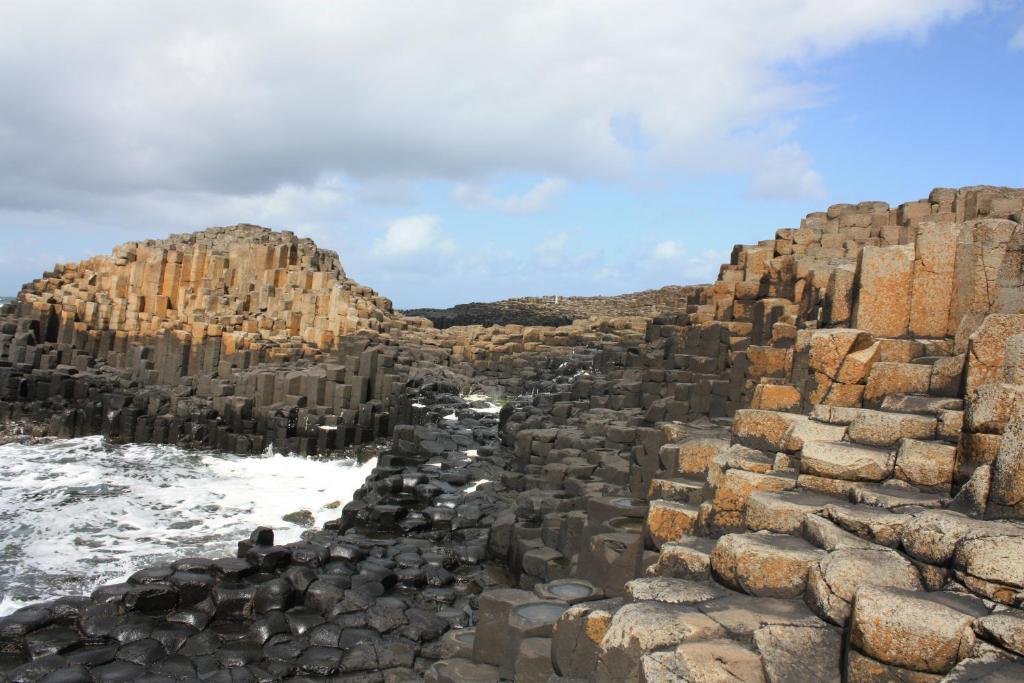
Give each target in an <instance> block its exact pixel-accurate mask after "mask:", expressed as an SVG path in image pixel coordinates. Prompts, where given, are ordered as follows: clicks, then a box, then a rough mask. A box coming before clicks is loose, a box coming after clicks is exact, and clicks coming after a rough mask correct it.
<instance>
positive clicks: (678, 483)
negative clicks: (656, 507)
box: [647, 477, 705, 505]
mask: <svg viewBox="0 0 1024 683" xmlns="http://www.w3.org/2000/svg"><path fill="white" fill-rule="evenodd" d="M704 485H705V482H704V480H703V479H698V478H696V477H672V478H659V479H652V480H651V485H650V487H649V488H648V490H647V499H648V500H670V501H673V502H676V503H689V504H690V505H700V504H701V503H703V502H704Z"/></svg>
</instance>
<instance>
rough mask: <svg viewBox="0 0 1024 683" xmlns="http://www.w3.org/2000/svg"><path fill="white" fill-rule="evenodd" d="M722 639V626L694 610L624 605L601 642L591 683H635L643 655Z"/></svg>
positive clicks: (663, 606)
mask: <svg viewBox="0 0 1024 683" xmlns="http://www.w3.org/2000/svg"><path fill="white" fill-rule="evenodd" d="M722 635H723V631H722V627H721V626H719V625H718V624H716V623H715V622H714V621H712V620H711V619H709V618H708V617H706V616H705V615H703V614H701V613H700V612H699V611H697V610H696V609H694V608H693V607H688V606H683V605H666V604H663V603H660V602H636V603H633V604H630V605H626V606H624V607H622V608H621V609H620V610H618V611H617V612H616V613H615V616H613V617H612V623H611V625H610V627H609V628H608V632H607V633H605V636H604V638H603V639H602V641H601V651H600V654H599V656H598V662H597V669H596V671H595V678H594V680H596V681H609V682H611V681H628V680H636V679H637V678H638V677H639V675H640V668H641V659H642V658H643V656H644V655H646V654H649V653H651V652H654V651H656V650H663V649H665V648H669V647H674V646H677V645H679V644H680V643H684V642H692V641H698V640H710V639H714V638H718V637H720V636H722Z"/></svg>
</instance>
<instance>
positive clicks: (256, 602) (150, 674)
mask: <svg viewBox="0 0 1024 683" xmlns="http://www.w3.org/2000/svg"><path fill="white" fill-rule="evenodd" d="M416 400H418V401H423V402H424V405H426V404H427V403H428V402H429V404H430V406H431V407H430V409H429V410H427V413H428V418H427V419H428V420H429V421H430V424H428V425H424V426H418V427H412V426H409V427H402V428H399V429H398V430H396V433H395V438H394V440H393V442H392V447H391V448H390V449H389V450H386V451H384V452H383V453H382V454H381V455H380V456H379V459H378V465H377V467H376V469H375V470H374V472H373V473H372V474H371V476H370V477H369V478H368V479H367V481H366V483H365V484H364V486H363V487H362V488H361V489H360V490H359V491H358V492H357V494H356V495H355V498H354V500H353V501H352V502H350V503H349V504H347V505H346V506H345V507H344V508H343V509H342V510H341V516H340V518H339V519H338V520H336V521H335V522H333V523H329V524H327V525H326V526H325V528H324V529H321V530H311V531H308V532H306V533H304V534H303V538H302V540H301V541H298V542H295V543H289V544H285V545H275V543H274V534H273V532H272V531H271V530H270V529H268V528H259V529H256V530H254V531H253V533H252V535H251V537H250V538H249V539H246V540H243V541H241V542H240V543H239V544H238V554H237V556H236V557H226V558H183V559H181V560H178V561H176V562H174V563H173V564H171V565H168V566H160V567H151V568H147V569H144V570H141V571H139V572H137V573H136V574H134V575H133V576H132V577H131V578H130V579H129V580H128V582H127V583H124V584H117V585H109V586H103V587H101V588H98V589H97V590H95V591H94V592H93V594H92V595H91V596H90V597H83V598H64V599H60V600H56V601H54V602H51V603H44V604H40V605H37V606H33V607H31V608H26V609H22V610H19V611H17V612H15V613H14V614H12V615H10V616H8V617H5V618H2V619H0V667H2V671H3V674H2V675H3V676H4V677H5V678H4V679H5V680H11V681H32V680H53V681H56V680H67V681H73V680H104V681H106V680H139V679H144V678H151V679H152V680H265V681H269V680H282V679H284V678H289V679H291V678H296V679H302V678H308V679H310V680H322V679H323V678H325V677H330V678H335V679H339V680H347V679H348V678H351V680H382V681H383V680H419V678H420V676H421V674H422V673H423V672H424V671H426V669H427V668H429V666H430V665H431V664H433V663H434V662H435V661H436V660H437V659H439V658H440V657H441V656H442V648H441V644H442V639H443V637H444V636H445V634H446V633H448V632H449V631H451V630H452V629H460V628H464V627H467V626H469V625H471V624H472V623H473V622H474V610H475V607H476V604H477V600H478V594H479V593H480V592H481V591H482V590H484V589H486V588H490V587H492V586H494V585H503V583H505V582H507V580H508V579H507V576H506V573H505V572H504V570H503V569H502V568H501V567H500V566H495V565H492V564H489V563H488V562H487V561H486V555H487V540H488V532H489V529H490V527H491V525H492V524H493V523H494V522H495V519H496V517H497V516H498V515H499V514H500V511H501V510H504V509H506V508H507V507H508V506H510V505H511V501H510V500H507V498H508V497H507V495H506V496H505V499H503V496H502V494H500V493H499V492H497V491H495V490H494V489H493V487H492V486H491V485H490V484H488V483H486V482H488V481H500V479H501V473H502V472H503V471H504V469H505V467H504V465H505V464H506V462H505V461H506V458H507V456H504V455H502V454H500V453H498V452H497V448H496V446H497V425H498V420H499V417H498V414H497V409H496V408H495V407H493V406H492V404H487V403H482V402H480V401H476V402H467V401H465V400H463V399H462V398H460V397H458V396H457V395H451V394H447V395H446V394H443V393H436V392H431V391H427V392H423V393H421V394H419V395H417V396H416ZM446 417H452V418H454V419H445V418H446Z"/></svg>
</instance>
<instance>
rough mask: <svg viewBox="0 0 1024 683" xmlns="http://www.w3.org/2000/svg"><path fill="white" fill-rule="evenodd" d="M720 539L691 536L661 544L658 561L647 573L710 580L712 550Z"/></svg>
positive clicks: (676, 577)
mask: <svg viewBox="0 0 1024 683" xmlns="http://www.w3.org/2000/svg"><path fill="white" fill-rule="evenodd" d="M717 542H718V541H717V540H716V539H713V538H704V537H701V536H690V537H688V538H683V539H680V540H678V541H672V542H670V543H665V544H664V545H662V546H661V552H660V553H659V554H658V561H657V562H655V563H654V564H653V565H651V566H650V567H649V568H648V570H647V574H648V575H650V576H663V577H667V578H674V579H694V580H709V579H710V578H711V551H712V550H714V549H715V544H716V543H717Z"/></svg>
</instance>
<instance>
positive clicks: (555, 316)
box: [402, 285, 707, 329]
mask: <svg viewBox="0 0 1024 683" xmlns="http://www.w3.org/2000/svg"><path fill="white" fill-rule="evenodd" d="M706 287H707V285H692V286H678V285H669V286H666V287H661V288H659V289H648V290H644V291H642V292H631V293H628V294H618V295H614V296H559V295H551V296H530V297H517V298H514V299H504V300H501V301H494V302H488V303H480V302H473V303H466V304H457V305H455V306H452V307H450V308H417V309H408V310H403V311H402V313H404V314H405V315H410V316H420V317H423V318H427V319H428V320H430V321H431V322H432V323H434V326H435V327H437V328H440V329H443V328H447V327H455V326H460V325H535V326H551V327H557V326H559V325H569V324H571V323H572V321H574V320H583V319H586V318H589V317H591V316H599V317H616V316H637V315H650V316H655V315H658V314H661V313H671V312H674V311H680V310H685V309H686V305H687V302H688V301H689V296H690V295H693V294H696V293H699V291H700V290H702V289H705V288H706Z"/></svg>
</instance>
